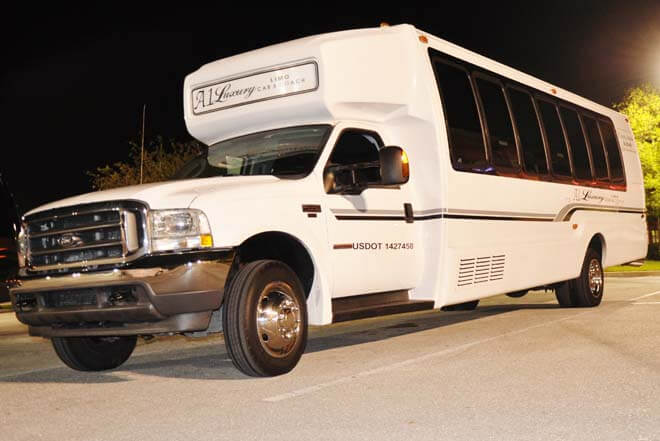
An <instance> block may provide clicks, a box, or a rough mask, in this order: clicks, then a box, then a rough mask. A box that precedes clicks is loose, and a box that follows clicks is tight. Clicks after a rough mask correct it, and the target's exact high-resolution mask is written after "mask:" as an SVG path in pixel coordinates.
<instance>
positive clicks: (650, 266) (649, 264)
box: [605, 260, 660, 273]
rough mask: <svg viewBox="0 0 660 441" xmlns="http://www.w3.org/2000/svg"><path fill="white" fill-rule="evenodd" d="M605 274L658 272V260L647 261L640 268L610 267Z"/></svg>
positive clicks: (659, 268) (659, 265) (659, 266)
mask: <svg viewBox="0 0 660 441" xmlns="http://www.w3.org/2000/svg"><path fill="white" fill-rule="evenodd" d="M605 271H606V272H614V273H622V272H630V271H660V260H647V261H645V262H644V265H642V266H611V267H609V268H605Z"/></svg>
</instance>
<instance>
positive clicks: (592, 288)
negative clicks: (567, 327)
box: [555, 248, 605, 308]
mask: <svg viewBox="0 0 660 441" xmlns="http://www.w3.org/2000/svg"><path fill="white" fill-rule="evenodd" d="M604 282H605V279H604V277H603V265H602V263H601V256H600V253H599V252H598V251H596V250H594V249H593V248H589V249H588V250H587V253H586V255H585V256H584V262H583V263H582V270H581V271H580V275H579V276H578V277H577V278H575V279H573V280H568V281H566V282H562V283H560V284H559V285H558V286H557V287H556V288H555V295H556V296H557V301H558V302H559V306H561V307H562V308H571V307H577V308H591V307H594V306H598V305H600V302H601V301H602V300H603V289H604Z"/></svg>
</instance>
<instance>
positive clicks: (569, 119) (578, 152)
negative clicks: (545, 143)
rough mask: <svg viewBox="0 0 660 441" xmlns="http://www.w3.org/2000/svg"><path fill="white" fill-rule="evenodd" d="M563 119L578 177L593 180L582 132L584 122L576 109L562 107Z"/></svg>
mask: <svg viewBox="0 0 660 441" xmlns="http://www.w3.org/2000/svg"><path fill="white" fill-rule="evenodd" d="M559 109H560V110H559V112H560V113H561V119H562V121H563V122H564V128H565V129H566V136H567V137H568V142H569V143H570V144H571V154H572V155H573V169H574V170H575V177H576V178H577V179H584V180H591V165H590V164H589V153H588V152H587V143H586V141H585V139H584V133H583V132H582V124H580V119H579V118H578V114H577V112H576V111H575V110H571V109H567V108H565V107H560V108H559Z"/></svg>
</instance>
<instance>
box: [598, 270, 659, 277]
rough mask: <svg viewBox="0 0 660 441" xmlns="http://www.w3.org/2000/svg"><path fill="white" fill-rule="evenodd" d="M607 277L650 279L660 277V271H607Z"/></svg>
mask: <svg viewBox="0 0 660 441" xmlns="http://www.w3.org/2000/svg"><path fill="white" fill-rule="evenodd" d="M605 276H606V277H649V276H660V271H616V272H614V271H610V272H608V271H605Z"/></svg>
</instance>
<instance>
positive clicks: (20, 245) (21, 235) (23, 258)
mask: <svg viewBox="0 0 660 441" xmlns="http://www.w3.org/2000/svg"><path fill="white" fill-rule="evenodd" d="M16 254H17V256H18V267H19V268H24V267H25V266H26V264H27V236H26V235H25V229H24V228H23V227H22V226H21V229H20V231H19V232H18V237H17V238H16Z"/></svg>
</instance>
